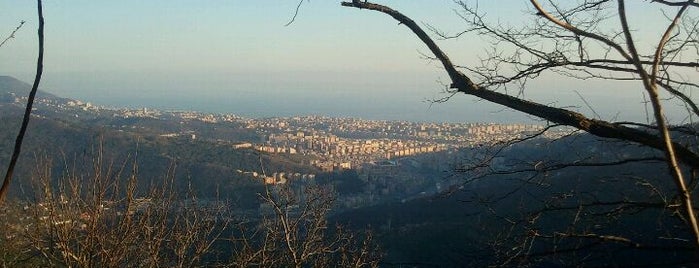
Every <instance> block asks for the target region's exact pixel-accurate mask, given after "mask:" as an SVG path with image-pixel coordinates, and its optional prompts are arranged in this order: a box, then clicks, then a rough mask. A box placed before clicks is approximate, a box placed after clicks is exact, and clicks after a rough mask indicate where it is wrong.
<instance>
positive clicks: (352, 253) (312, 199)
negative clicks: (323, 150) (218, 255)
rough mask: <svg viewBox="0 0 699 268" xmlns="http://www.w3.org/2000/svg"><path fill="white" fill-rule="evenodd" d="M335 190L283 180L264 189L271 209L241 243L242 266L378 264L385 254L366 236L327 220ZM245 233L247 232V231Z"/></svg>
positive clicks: (238, 263) (239, 260) (238, 261)
mask: <svg viewBox="0 0 699 268" xmlns="http://www.w3.org/2000/svg"><path fill="white" fill-rule="evenodd" d="M332 196H333V195H332V193H331V192H330V191H329V190H327V189H324V188H322V187H319V186H310V187H308V188H305V189H303V190H294V189H293V188H292V187H290V186H287V185H283V186H280V187H275V188H274V189H271V188H267V191H266V192H265V193H264V194H263V195H261V199H262V201H263V205H264V208H265V210H266V212H265V213H266V214H265V216H264V218H263V220H262V222H261V223H260V226H259V229H256V232H254V235H253V237H248V238H246V239H242V240H241V241H242V242H241V243H240V246H239V247H238V248H237V249H236V257H235V259H234V260H235V261H234V264H235V266H237V267H253V266H254V267H330V266H336V267H377V266H378V262H379V260H380V257H381V254H380V252H379V251H378V249H377V248H376V245H375V244H374V241H373V238H372V235H371V233H370V232H368V231H367V232H366V233H365V235H364V236H363V237H360V236H359V235H357V234H355V233H353V232H351V231H347V230H345V229H344V228H342V226H339V225H338V226H336V227H335V228H334V229H333V228H332V227H330V226H329V224H328V222H327V214H328V212H329V211H330V209H331V208H332V203H333V202H332ZM243 233H245V232H243Z"/></svg>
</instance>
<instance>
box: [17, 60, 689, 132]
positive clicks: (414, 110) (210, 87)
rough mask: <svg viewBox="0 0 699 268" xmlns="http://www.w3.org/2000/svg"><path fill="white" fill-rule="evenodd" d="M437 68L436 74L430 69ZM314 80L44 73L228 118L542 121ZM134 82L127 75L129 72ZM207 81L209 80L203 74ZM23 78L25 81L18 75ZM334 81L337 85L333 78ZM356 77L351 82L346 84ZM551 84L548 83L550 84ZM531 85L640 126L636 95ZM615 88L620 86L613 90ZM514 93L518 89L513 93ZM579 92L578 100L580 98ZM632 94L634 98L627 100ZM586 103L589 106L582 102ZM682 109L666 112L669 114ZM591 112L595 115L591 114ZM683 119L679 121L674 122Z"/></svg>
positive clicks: (456, 99) (427, 78) (120, 103)
mask: <svg viewBox="0 0 699 268" xmlns="http://www.w3.org/2000/svg"><path fill="white" fill-rule="evenodd" d="M436 71H439V70H436ZM317 75H318V76H319V77H320V78H319V79H317V80H306V81H295V80H293V79H291V78H289V79H288V82H284V83H277V82H269V80H266V79H265V77H250V76H245V78H243V76H244V75H227V76H225V77H219V79H203V78H197V77H199V76H196V75H192V76H189V77H188V76H186V75H181V76H174V75H173V76H167V77H158V76H150V77H149V78H148V79H146V78H145V77H144V78H143V79H138V78H136V79H122V76H119V75H114V76H94V77H85V76H71V75H58V76H56V75H52V74H48V75H47V76H46V78H45V79H44V81H43V86H42V87H43V88H44V89H45V90H47V91H49V92H51V93H54V94H57V95H59V96H62V97H68V98H74V99H79V100H82V101H87V102H91V103H93V104H96V105H100V106H106V107H111V108H122V107H125V108H144V107H148V108H156V109H163V110H191V111H200V112H210V113H228V114H235V115H239V116H244V117H252V118H259V117H289V116H301V115H323V116H331V117H356V118H362V119H371V120H405V121H423V122H451V123H466V122H494V123H539V124H544V122H542V121H540V120H538V119H536V118H533V117H531V116H527V115H524V114H523V113H520V112H515V111H512V110H510V109H507V108H504V107H503V106H500V105H494V104H491V103H488V102H485V101H478V100H477V99H476V98H474V97H472V96H466V95H464V94H456V95H454V96H452V97H451V98H450V99H449V100H448V101H445V102H438V103H435V102H434V101H433V100H435V99H439V98H444V97H448V96H450V95H449V94H446V93H443V89H444V86H442V85H441V84H440V83H439V82H437V81H438V80H439V79H441V78H440V75H439V74H438V73H434V74H428V75H422V77H421V76H420V75H415V76H409V77H405V76H398V75H396V76H393V77H392V76H390V75H387V76H384V77H383V78H384V79H381V78H382V77H372V76H371V75H356V76H355V77H353V78H347V77H344V75H342V74H317ZM132 77H133V75H132ZM209 77H210V76H209ZM21 79H24V80H25V81H31V80H29V79H28V77H23V78H21ZM333 79H337V81H333ZM348 79H350V80H351V79H357V80H356V81H346V80H348ZM550 84H553V83H550ZM550 84H549V85H546V84H543V83H542V84H535V83H532V88H534V89H532V90H529V91H527V94H526V97H527V98H530V99H535V100H537V101H540V102H542V103H547V104H552V105H554V106H557V107H565V108H569V109H572V110H576V111H579V112H583V113H586V114H590V115H592V116H593V117H599V118H602V119H606V120H612V121H624V120H636V121H640V122H644V121H646V120H645V119H646V114H645V112H644V111H645V108H644V105H643V104H642V103H639V101H638V100H639V99H642V95H641V93H639V92H638V91H633V90H623V89H622V91H626V93H629V94H630V95H628V96H626V95H623V94H609V89H606V88H604V86H603V85H600V87H599V88H587V89H584V90H575V89H570V88H568V89H567V90H543V89H541V88H549V89H550V88H551V87H552V86H551V85H550ZM617 90H619V89H617ZM514 93H516V91H515V92H514ZM578 94H579V95H578ZM631 94H636V95H638V96H636V95H631ZM583 98H584V99H585V101H587V102H588V103H589V105H590V106H588V105H587V104H585V103H584V102H583V101H582V99H583ZM682 109H684V107H681V106H678V105H675V106H669V107H667V110H668V111H669V112H670V115H671V117H672V114H675V113H677V114H681V113H678V112H679V111H681V110H682ZM593 110H594V112H593ZM672 119H673V120H674V122H686V119H684V118H672Z"/></svg>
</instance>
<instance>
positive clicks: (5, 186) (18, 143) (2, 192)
mask: <svg viewBox="0 0 699 268" xmlns="http://www.w3.org/2000/svg"><path fill="white" fill-rule="evenodd" d="M36 2H37V13H38V16H39V29H38V35H39V57H38V58H37V60H36V76H35V77H34V83H33V84H32V90H31V91H30V92H29V97H28V98H27V107H26V109H25V110H24V117H23V118H22V126H21V127H20V129H19V134H17V139H16V140H15V147H14V150H13V151H12V158H11V159H10V164H9V165H8V167H7V172H6V173H5V179H4V180H3V182H2V187H1V188H0V204H2V202H3V201H4V199H5V196H6V195H7V191H8V190H9V187H10V181H11V180H12V175H13V173H14V170H15V165H17V160H18V159H19V153H20V151H21V150H22V141H23V140H24V134H25V133H26V132H27V126H28V125H29V118H30V117H31V113H32V106H33V104H34V98H35V97H36V92H37V90H38V88H39V82H40V81H41V74H42V73H43V71H44V14H43V11H42V5H41V0H37V1H36Z"/></svg>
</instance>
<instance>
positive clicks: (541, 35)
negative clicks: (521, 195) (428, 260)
mask: <svg viewBox="0 0 699 268" xmlns="http://www.w3.org/2000/svg"><path fill="white" fill-rule="evenodd" d="M457 4H458V5H459V6H460V11H459V12H458V15H459V16H460V17H461V18H462V19H463V21H464V23H465V24H466V26H467V28H466V29H464V30H463V31H462V32H459V33H457V34H453V35H449V34H446V33H443V32H440V31H438V30H437V29H434V28H432V27H429V26H428V28H429V30H432V32H433V33H434V35H436V36H437V37H439V38H444V39H450V38H459V37H460V36H465V35H469V34H479V35H480V36H482V37H483V38H484V39H486V40H490V41H491V43H490V45H491V46H490V52H489V53H488V54H487V55H486V56H485V57H483V60H482V61H481V62H475V63H470V64H465V65H457V64H455V63H453V62H452V60H451V59H450V58H449V57H448V56H447V54H446V53H445V52H444V51H443V50H442V49H441V48H440V46H439V45H438V44H437V43H436V42H435V41H434V40H433V38H432V37H431V36H430V35H429V34H428V33H427V32H425V30H423V27H421V26H420V25H418V24H417V23H415V22H414V21H413V20H412V19H410V18H409V17H408V16H405V15H403V14H402V13H400V12H398V11H396V10H394V9H392V8H390V7H388V6H384V5H380V4H375V3H370V2H364V1H352V2H342V5H343V6H346V7H354V8H359V9H367V10H373V11H378V12H381V13H384V14H386V15H389V16H391V17H393V18H394V19H396V20H398V21H399V22H400V23H401V24H402V25H405V26H406V27H408V28H409V29H410V30H411V31H412V32H413V33H414V34H415V35H416V36H417V37H418V38H419V39H420V41H422V42H423V43H424V44H425V45H426V46H427V47H428V48H429V50H430V51H431V52H432V54H433V55H434V59H435V60H438V61H439V62H440V63H441V65H442V66H443V67H444V69H445V71H446V73H447V74H448V76H449V77H450V79H451V85H450V88H451V91H452V93H464V94H468V95H473V96H476V97H478V98H481V99H483V100H486V101H489V102H493V103H496V104H500V105H503V106H506V107H509V108H511V109H514V110H517V111H520V112H523V113H526V114H529V115H533V116H536V117H539V118H541V119H543V120H546V121H548V122H550V123H552V124H555V125H562V126H569V127H572V128H575V129H577V130H579V131H584V132H587V133H589V134H592V135H594V136H597V137H600V138H604V139H610V140H618V141H625V142H631V143H633V144H636V145H639V146H640V147H643V148H652V149H654V150H656V152H660V153H662V154H661V155H654V154H653V153H650V154H649V153H639V155H636V156H631V157H628V156H624V157H620V158H618V159H617V160H615V161H611V162H609V161H605V162H596V161H595V159H593V158H590V159H579V160H577V161H576V162H575V163H570V162H568V163H550V164H547V163H545V162H542V163H540V164H534V165H531V164H530V165H529V167H532V166H533V168H529V170H527V169H523V168H522V167H521V166H520V167H518V168H515V169H511V170H507V171H497V170H493V169H489V168H488V164H489V161H488V159H487V157H486V159H483V160H484V161H480V163H472V165H470V166H468V167H467V168H465V171H474V170H475V169H489V170H487V171H485V173H482V174H486V173H487V174H494V173H493V172H495V173H498V172H500V173H508V174H509V175H517V176H521V175H523V174H527V175H526V177H524V178H519V179H520V180H522V181H523V182H525V183H527V185H529V186H535V187H541V186H542V184H540V182H541V181H536V180H535V178H536V177H535V176H531V177H530V176H529V175H530V174H539V175H541V174H544V173H545V172H546V171H547V170H548V171H553V170H556V169H563V168H569V167H576V166H577V167H594V166H618V165H623V164H626V163H629V162H642V161H658V160H660V161H662V162H663V163H665V166H666V167H667V170H668V174H669V177H668V178H667V179H666V180H665V181H662V180H661V181H655V180H654V181H653V183H648V180H647V179H645V178H634V179H630V180H626V181H625V184H624V185H627V186H626V187H627V188H626V189H634V190H637V191H641V192H644V191H647V190H649V189H650V188H651V187H657V188H663V189H664V187H662V186H664V185H666V184H667V183H671V184H672V185H673V186H672V187H671V188H672V189H674V190H673V192H672V193H670V194H671V196H669V197H663V198H658V199H646V200H645V202H637V201H636V200H635V199H634V200H628V199H627V200H625V201H624V202H619V203H610V202H607V201H605V200H587V201H584V200H582V201H581V202H582V203H579V204H577V205H571V204H563V205H560V206H553V207H554V209H561V210H566V211H572V212H573V213H572V214H571V215H572V216H573V218H572V221H577V220H578V219H579V217H576V216H575V215H584V214H586V213H595V214H599V215H610V214H605V213H604V212H602V211H600V208H603V210H605V211H608V212H609V211H621V210H624V209H626V208H628V207H625V206H628V205H632V204H633V205H634V207H635V208H639V207H641V208H660V209H661V210H663V211H669V212H670V213H662V215H663V216H666V217H677V218H678V219H679V220H680V222H682V224H683V225H684V226H685V230H688V231H689V232H688V234H689V236H684V237H673V238H668V239H678V240H682V241H685V242H684V243H686V244H688V245H686V246H688V247H689V248H691V249H693V250H694V251H696V250H697V248H699V227H698V224H697V219H696V215H695V208H694V205H695V204H694V203H693V194H692V190H693V189H694V187H695V185H696V184H697V178H696V177H695V174H694V171H695V170H696V169H697V168H699V161H698V160H699V154H698V153H697V151H696V149H695V148H696V138H697V133H696V131H695V130H694V127H693V126H692V125H688V126H670V124H669V123H668V122H667V120H666V115H665V111H664V105H665V104H667V103H668V102H669V101H668V100H664V99H663V98H662V97H661V96H662V95H663V94H665V95H669V96H671V97H673V98H674V99H676V100H679V101H680V102H681V103H683V104H684V105H685V106H686V107H687V115H686V116H687V118H689V119H690V121H691V119H692V118H694V117H696V116H697V115H699V109H697V105H696V103H695V102H694V101H693V99H692V98H691V97H690V95H689V94H687V93H686V92H691V90H693V89H697V88H699V84H697V83H696V82H695V81H693V79H692V77H693V76H695V74H694V72H695V69H696V68H699V62H696V61H694V59H696V58H697V57H699V42H698V41H697V35H698V31H699V28H698V27H697V25H698V24H699V20H697V18H696V17H692V16H691V15H689V11H690V9H695V8H696V7H698V6H699V5H697V3H695V2H694V1H693V0H687V1H650V2H649V3H643V5H655V6H657V7H658V8H661V9H662V10H663V11H664V14H670V15H666V16H667V20H668V23H667V25H665V27H664V28H665V30H664V32H663V33H662V35H661V37H660V38H659V39H658V40H657V42H656V44H655V45H654V46H653V48H652V49H651V50H650V51H648V52H644V51H641V50H639V49H638V44H637V43H636V41H635V39H634V37H633V35H634V31H635V29H634V28H633V27H632V26H630V25H629V22H628V19H627V8H626V6H625V1H624V0H617V1H612V0H593V1H589V0H586V1H546V3H545V5H544V4H542V3H540V2H539V1H536V0H530V4H531V10H532V17H533V18H534V19H533V20H532V22H530V23H522V24H520V25H524V26H516V27H510V26H503V25H500V24H495V25H491V24H489V23H488V22H487V20H486V17H485V15H484V14H482V13H480V12H479V10H478V8H477V6H476V7H474V6H472V5H469V4H468V3H466V2H464V1H457ZM636 4H637V5H640V3H636ZM602 25H605V27H601V26H602ZM609 25H619V28H618V29H612V30H611V31H610V30H609V29H608V28H609ZM544 73H554V74H559V75H562V76H563V77H568V78H570V79H582V80H586V79H597V80H609V81H619V83H622V82H627V83H628V81H632V82H637V84H638V88H639V89H642V92H644V93H645V95H646V96H647V97H648V99H649V102H650V105H651V107H652V118H653V122H652V123H643V122H612V121H605V120H601V119H599V118H594V117H590V116H586V115H584V114H582V113H580V112H576V111H572V110H569V109H565V108H558V107H554V106H552V105H547V104H542V103H537V102H534V101H530V100H527V99H524V98H523V97H522V95H521V94H517V95H511V94H507V88H508V87H512V86H514V87H516V88H519V92H521V91H524V90H526V89H527V88H528V87H529V86H528V84H527V82H528V81H529V80H531V79H536V78H537V77H539V76H540V75H542V74H544ZM686 74H689V75H686ZM615 148H617V147H615ZM628 150H631V149H628ZM635 152H638V151H635ZM500 175H503V174H500ZM687 175H691V176H690V177H689V179H687ZM621 177H624V176H620V177H619V178H621ZM588 183H593V182H592V181H589V182H588ZM658 183H659V184H660V185H658ZM537 184H538V185H537ZM636 186H638V187H636ZM524 187H525V186H522V187H520V188H519V189H520V190H521V189H522V188H524ZM571 188H572V187H571ZM557 189H561V188H557ZM615 189H620V188H615ZM622 189H623V188H622ZM584 191H585V192H590V191H591V189H589V187H588V188H587V189H586V190H584ZM581 193H582V192H576V194H581ZM658 193H660V192H658ZM499 196H500V197H502V198H505V197H508V196H510V192H505V193H501V195H499ZM624 197H628V196H626V195H624V196H622V197H621V198H622V201H623V198H624ZM647 197H648V196H646V198H647ZM656 197H657V196H656ZM548 201H550V199H548ZM548 201H547V202H548ZM549 204H550V203H549ZM513 205H514V204H513ZM520 205H522V206H525V207H526V202H523V203H521V204H520ZM534 210H540V211H539V213H536V211H530V212H531V213H523V214H521V215H507V216H502V215H501V217H500V218H501V219H503V220H504V221H506V222H509V223H511V226H512V228H511V229H509V230H506V231H503V232H505V233H507V234H508V235H505V236H502V237H508V238H511V237H512V236H511V234H512V232H513V231H515V229H517V228H521V229H522V230H526V232H529V233H528V234H525V235H522V236H521V237H522V238H523V239H522V240H521V242H522V243H521V244H520V245H518V246H516V247H511V244H508V245H510V249H511V251H513V252H505V253H504V255H502V258H501V259H507V258H506V257H504V256H510V257H511V256H517V257H516V258H519V260H521V257H522V256H527V255H531V254H528V253H531V252H532V248H533V247H534V242H533V241H534V239H539V238H542V237H544V236H546V237H547V239H548V238H550V239H551V240H552V241H561V240H564V239H565V238H575V241H577V242H578V243H579V244H578V245H577V246H573V247H570V249H572V250H573V251H574V250H576V249H580V248H582V247H587V246H590V245H589V244H584V243H583V242H581V241H583V240H584V241H590V240H595V241H596V242H597V243H599V242H612V243H619V244H624V245H627V246H629V247H637V248H642V247H644V246H645V245H639V244H638V243H636V242H634V240H633V238H627V237H620V236H614V235H607V234H596V233H594V232H591V231H587V232H584V233H576V232H561V233H558V234H552V235H548V234H545V235H544V234H540V233H537V232H536V228H534V227H532V226H534V225H535V224H534V223H536V222H537V221H539V220H540V219H541V218H540V217H539V216H540V215H541V213H543V212H546V211H552V210H553V209H552V207H544V208H541V209H539V208H536V209H534ZM492 211H495V210H492ZM672 211H680V212H681V213H679V214H677V213H672ZM614 215H619V214H614ZM578 223H581V222H578ZM581 224H582V223H581ZM586 224H593V225H594V224H596V223H594V222H592V221H591V222H587V223H586ZM525 225H526V226H525ZM527 226H528V227H527ZM656 238H657V239H664V238H662V235H659V236H658V237H656ZM566 241H570V240H566ZM501 242H502V240H501ZM554 244H555V243H554ZM558 245H559V246H560V244H558ZM552 248H554V249H556V245H554V246H552ZM559 249H560V248H559ZM539 252H543V251H539ZM512 260H513V261H514V260H515V259H514V258H513V259H512ZM507 264H509V265H513V262H507V263H506V265H507Z"/></svg>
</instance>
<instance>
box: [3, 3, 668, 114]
mask: <svg viewBox="0 0 699 268" xmlns="http://www.w3.org/2000/svg"><path fill="white" fill-rule="evenodd" d="M382 2H383V3H386V4H389V5H391V6H392V7H394V8H395V9H397V10H400V11H402V12H403V13H405V14H407V15H409V16H411V17H412V18H413V19H414V20H416V21H418V22H420V23H423V24H430V25H433V26H435V27H437V28H440V29H442V30H444V31H446V32H451V33H454V32H457V31H459V30H461V29H462V25H463V24H462V22H461V21H460V19H459V18H458V17H457V16H456V15H455V13H454V12H455V11H454V10H455V9H457V8H458V6H457V5H456V4H455V3H454V2H453V1H450V0H411V1H382ZM472 2H473V1H472ZM629 2H632V1H629ZM634 2H635V1H634ZM297 3H298V1H295V0H285V1H242V0H215V1H194V0H189V1H185V0H171V1H142V0H122V1H95V0H70V1H56V0H47V1H45V2H44V16H45V18H46V58H45V79H44V80H43V81H42V87H43V88H45V89H47V90H48V91H50V92H54V93H56V94H59V95H61V96H65V97H71V98H79V99H86V100H88V101H89V100H92V101H95V102H98V103H109V104H117V105H118V104H121V105H127V104H134V105H147V104H148V103H149V102H153V103H156V102H158V101H160V102H161V103H160V104H158V105H156V106H161V107H166V106H167V105H163V104H162V102H168V101H171V102H173V103H174V102H178V103H186V100H193V101H192V102H198V103H202V105H204V104H205V103H206V102H207V101H208V100H212V101H214V100H215V101H221V100H222V99H226V100H230V101H232V102H234V101H235V99H236V98H237V97H239V96H242V97H245V96H247V97H248V99H246V101H247V100H249V101H255V100H257V99H259V98H270V99H274V98H279V99H276V100H272V101H271V102H272V103H277V104H279V103H283V102H285V101H286V99H285V97H284V96H287V97H288V96H293V98H292V99H309V98H311V99H313V98H316V99H318V100H322V101H326V100H328V99H333V98H335V99H337V98H345V99H347V100H351V99H352V98H356V99H357V101H364V102H367V101H371V102H372V105H378V106H381V105H388V107H391V109H400V107H402V106H406V105H411V104H413V103H414V105H415V106H416V107H417V108H415V107H413V108H412V109H413V110H414V111H422V112H424V113H455V112H462V113H464V114H469V113H472V112H475V111H480V112H482V114H484V115H488V114H492V112H497V111H499V110H500V108H499V107H497V106H494V105H487V104H484V103H482V102H477V103H474V99H473V98H469V97H462V98H461V99H458V100H454V101H452V102H456V103H450V104H445V105H442V106H444V107H438V108H433V107H434V105H433V106H432V107H430V105H429V104H427V103H425V102H424V100H425V99H430V98H435V97H440V96H442V95H440V94H439V92H440V90H441V89H442V88H443V86H442V85H441V83H440V81H441V82H446V81H447V80H448V77H447V76H446V75H445V74H444V73H443V71H442V70H441V69H440V68H439V66H438V65H436V64H435V63H434V62H430V61H428V60H425V59H423V58H422V56H421V55H420V53H427V52H428V50H427V49H426V48H425V47H424V46H423V45H422V44H421V43H420V42H419V40H417V39H416V38H415V37H414V35H413V34H412V33H410V32H409V31H408V30H407V28H405V27H404V26H400V25H397V23H396V21H395V20H393V19H392V18H390V17H388V16H386V15H383V14H379V13H376V12H370V11H366V10H357V9H352V8H345V7H341V6H340V4H339V1H328V0H311V1H305V2H304V4H303V6H302V8H301V9H300V11H299V14H298V17H297V19H296V21H295V22H294V23H293V24H292V25H290V26H288V27H284V24H286V22H287V21H288V20H289V19H290V18H291V17H292V15H293V13H294V10H295V7H296V5H297ZM642 4H643V5H647V3H646V2H643V3H642ZM35 5H36V4H35V1H16V0H12V1H8V0H0V37H2V38H4V37H5V36H7V34H9V33H10V32H11V31H12V29H14V27H16V26H17V24H18V23H19V21H21V20H26V21H27V23H26V24H25V26H24V27H23V28H22V29H21V30H20V31H19V32H18V33H17V38H16V39H13V40H11V41H10V42H9V43H7V44H6V45H5V46H3V47H2V48H0V74H3V75H12V76H15V77H18V78H20V79H23V80H25V81H27V82H30V81H31V79H32V77H33V75H34V74H33V72H34V69H35V66H34V64H35V60H36V27H37V19H36V14H35V13H36V7H35ZM479 5H480V6H479V8H480V9H481V10H483V11H485V12H487V13H488V14H489V15H491V16H490V17H492V18H493V19H494V20H497V21H500V22H502V23H513V24H516V23H522V22H525V21H527V20H526V17H525V16H524V15H522V14H523V13H526V12H527V10H528V1H514V0H500V1H480V4H479ZM635 8H636V7H635V6H633V4H632V6H631V9H635ZM653 11H654V10H653V9H644V10H642V12H636V13H635V14H634V15H636V17H634V19H635V20H636V21H638V22H639V23H641V24H649V25H652V24H653V23H649V22H652V20H651V21H647V17H648V16H646V15H647V14H645V13H646V12H653ZM653 14H656V15H657V14H658V12H657V10H656V12H654V13H653ZM640 18H642V19H643V20H639V19H640ZM644 26H645V25H644ZM440 44H441V45H442V46H443V47H444V49H445V50H446V51H447V53H448V54H449V55H450V56H451V57H452V58H453V59H454V60H455V61H456V62H457V63H461V64H468V63H469V62H475V61H476V60H477V59H478V55H482V54H483V51H484V50H483V46H484V45H485V43H484V42H482V40H478V38H476V37H474V36H468V37H465V38H461V39H458V40H448V41H441V42H440ZM555 79H556V78H553V80H546V81H542V82H541V83H539V84H534V85H535V86H536V87H537V88H535V89H533V90H532V91H531V97H532V98H537V96H538V97H540V98H541V101H543V102H555V103H556V105H559V106H566V105H579V103H576V104H568V103H566V102H565V101H568V100H569V101H571V102H575V101H576V100H577V99H578V97H577V94H576V93H575V91H578V92H581V94H583V95H584V96H585V97H586V98H588V97H589V98H591V99H592V100H596V101H599V102H602V103H601V104H599V106H600V107H599V109H601V110H605V109H608V108H609V107H612V108H611V110H609V111H608V112H606V113H605V114H606V116H610V115H614V114H616V112H622V114H624V113H628V114H633V113H637V112H638V111H636V110H633V109H631V108H614V106H619V105H614V103H617V102H616V101H615V100H613V99H610V97H615V98H621V99H624V98H628V96H629V94H627V93H615V92H612V93H610V92H609V91H608V90H602V91H599V90H598V91H595V90H594V89H591V90H582V89H583V88H581V87H580V86H573V85H571V86H569V87H565V88H562V89H557V90H556V91H554V93H551V92H552V91H551V90H552V89H553V87H552V86H551V83H552V81H553V82H555V81H556V80H555ZM556 86H561V85H560V84H559V85H556ZM599 87H600V88H602V87H604V85H603V84H601V85H599ZM379 91H380V93H379ZM367 95H375V96H374V97H367ZM631 95H632V96H633V97H632V98H631V99H633V101H632V102H633V103H634V104H637V103H638V102H639V100H637V99H638V98H639V96H641V95H640V93H638V91H635V92H634V93H631ZM280 96H281V97H280ZM378 97H380V98H382V99H384V100H385V102H382V101H381V99H379V100H377V99H376V98H378ZM287 99H288V98H287ZM393 100H395V101H397V103H399V104H393V106H391V104H390V103H391V101H393ZM605 102H607V103H606V104H605ZM609 102H611V104H609ZM217 105H219V106H221V105H224V104H221V103H219V104H217ZM394 106H395V107H394ZM474 106H475V107H474ZM172 107H173V108H187V107H180V106H179V105H174V104H173V105H172ZM197 107H198V106H195V105H192V106H191V108H197ZM300 107H301V108H302V107H303V104H302V105H301V106H300ZM634 107H636V108H637V106H634ZM289 109H299V107H296V108H293V107H292V108H289ZM585 109H586V108H581V111H584V110H585ZM614 109H617V110H614ZM219 110H221V111H222V110H225V109H224V108H221V109H219ZM232 111H236V110H232ZM605 111H606V110H605ZM320 112H322V111H320ZM395 113H397V114H400V113H401V111H400V110H399V111H395ZM350 115H351V114H350ZM509 116H512V115H510V114H505V115H501V116H500V117H509ZM633 116H637V114H635V115H633ZM603 117H604V116H603ZM389 119H391V118H389ZM605 119H609V118H605ZM450 120H451V119H450ZM451 121H453V120H451ZM465 121H488V120H487V119H483V120H474V119H469V120H465Z"/></svg>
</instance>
